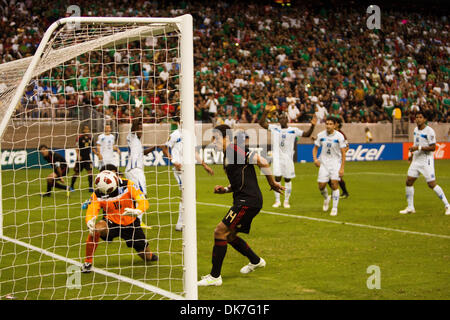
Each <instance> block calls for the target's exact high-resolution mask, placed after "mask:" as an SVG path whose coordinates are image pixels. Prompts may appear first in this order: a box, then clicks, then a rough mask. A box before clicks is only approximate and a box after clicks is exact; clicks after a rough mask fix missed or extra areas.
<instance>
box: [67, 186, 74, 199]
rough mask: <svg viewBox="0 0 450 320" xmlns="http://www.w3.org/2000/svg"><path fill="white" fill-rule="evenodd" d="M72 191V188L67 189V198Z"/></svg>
mask: <svg viewBox="0 0 450 320" xmlns="http://www.w3.org/2000/svg"><path fill="white" fill-rule="evenodd" d="M74 191H75V189H74V188H72V187H68V188H67V196H68V197H69V196H70V193H71V192H74Z"/></svg>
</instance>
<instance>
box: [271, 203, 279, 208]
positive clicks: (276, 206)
mask: <svg viewBox="0 0 450 320" xmlns="http://www.w3.org/2000/svg"><path fill="white" fill-rule="evenodd" d="M280 206H281V202H280V201H277V202H275V203H274V204H273V205H272V208H279V207H280Z"/></svg>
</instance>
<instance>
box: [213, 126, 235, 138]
mask: <svg viewBox="0 0 450 320" xmlns="http://www.w3.org/2000/svg"><path fill="white" fill-rule="evenodd" d="M216 130H217V131H219V132H220V134H221V135H222V138H225V137H226V136H228V138H229V139H230V140H231V139H232V138H233V134H232V132H231V128H230V126H228V125H226V124H221V125H218V126H217V127H215V128H214V131H216Z"/></svg>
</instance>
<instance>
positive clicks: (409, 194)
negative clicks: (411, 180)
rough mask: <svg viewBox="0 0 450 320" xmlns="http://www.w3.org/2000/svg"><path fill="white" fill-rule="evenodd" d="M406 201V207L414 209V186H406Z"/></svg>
mask: <svg viewBox="0 0 450 320" xmlns="http://www.w3.org/2000/svg"><path fill="white" fill-rule="evenodd" d="M405 190H406V201H407V202H408V208H411V209H414V187H413V186H411V187H408V186H406V188H405Z"/></svg>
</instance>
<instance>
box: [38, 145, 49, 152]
mask: <svg viewBox="0 0 450 320" xmlns="http://www.w3.org/2000/svg"><path fill="white" fill-rule="evenodd" d="M44 148H45V149H48V147H47V146H46V145H45V144H41V145H40V146H39V151H41V150H42V149H44Z"/></svg>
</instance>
